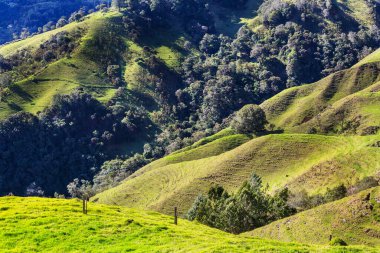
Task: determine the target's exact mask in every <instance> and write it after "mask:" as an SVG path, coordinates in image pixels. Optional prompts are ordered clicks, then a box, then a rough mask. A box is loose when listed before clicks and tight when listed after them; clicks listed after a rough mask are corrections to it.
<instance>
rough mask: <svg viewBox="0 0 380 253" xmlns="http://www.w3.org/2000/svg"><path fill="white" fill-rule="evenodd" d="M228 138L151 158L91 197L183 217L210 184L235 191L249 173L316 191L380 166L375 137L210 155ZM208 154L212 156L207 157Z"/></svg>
mask: <svg viewBox="0 0 380 253" xmlns="http://www.w3.org/2000/svg"><path fill="white" fill-rule="evenodd" d="M231 138H232V139H234V138H235V139H237V138H239V136H234V137H225V138H222V139H219V140H217V141H215V142H211V143H209V144H206V145H205V146H203V147H201V150H202V152H200V153H199V155H198V156H197V155H196V154H198V152H197V151H198V150H199V149H194V150H193V151H191V150H190V151H184V152H182V153H176V154H174V155H172V156H168V157H166V158H163V159H161V160H158V161H156V162H153V163H151V164H149V165H147V166H146V167H144V168H142V169H141V170H139V171H137V172H136V173H135V174H134V175H132V176H131V177H130V178H128V179H127V180H126V181H125V182H123V183H122V184H121V185H119V186H118V187H116V188H113V189H110V190H108V191H105V192H103V193H100V194H98V195H97V196H95V197H94V198H93V200H94V201H97V202H100V203H106V204H116V205H125V206H129V207H136V208H143V209H152V210H157V211H160V212H163V213H170V212H171V210H172V208H173V207H174V206H178V207H179V209H180V212H181V214H182V215H183V214H185V212H186V211H187V210H188V208H189V207H190V206H191V205H192V203H193V201H194V199H195V198H196V196H197V195H198V194H200V193H205V192H207V190H208V189H209V187H210V186H211V185H212V184H221V185H223V186H224V187H226V188H227V189H228V190H232V191H233V190H236V189H237V188H238V187H240V186H241V184H242V182H244V181H245V180H247V179H248V178H249V176H250V175H251V174H252V173H253V172H255V173H257V174H258V175H260V176H261V177H263V180H264V182H265V183H269V184H270V186H271V189H272V190H275V189H278V188H280V187H284V186H285V185H287V186H288V187H289V188H290V189H291V190H295V191H297V190H300V189H303V188H305V189H306V190H307V191H308V192H310V193H318V192H324V191H325V190H326V188H327V187H333V186H336V185H338V184H340V183H345V184H347V185H349V184H354V183H355V182H356V181H358V180H359V179H361V178H363V177H365V176H369V175H374V174H375V173H376V169H377V168H379V161H380V150H379V148H376V147H372V144H374V143H375V142H376V141H378V140H379V136H369V137H332V136H331V137H329V136H320V135H298V134H282V135H270V136H264V137H261V138H257V139H254V140H251V141H248V142H246V143H245V144H243V145H241V146H239V147H237V148H235V149H232V150H231V151H228V152H224V153H221V154H219V155H218V154H217V153H213V151H212V150H215V146H217V145H218V143H222V144H223V142H227V143H229V142H230V141H231ZM189 152H190V153H189ZM207 152H210V154H211V155H213V156H210V157H207V158H205V155H204V154H207ZM190 159H192V160H191V161H189V160H190Z"/></svg>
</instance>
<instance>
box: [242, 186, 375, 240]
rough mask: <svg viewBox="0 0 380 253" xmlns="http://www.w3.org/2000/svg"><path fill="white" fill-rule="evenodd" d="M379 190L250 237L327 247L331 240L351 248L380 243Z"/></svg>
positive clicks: (352, 197) (274, 225) (312, 211)
mask: <svg viewBox="0 0 380 253" xmlns="http://www.w3.org/2000/svg"><path fill="white" fill-rule="evenodd" d="M379 203H380V188H379V187H377V188H372V189H369V190H366V191H363V192H361V193H359V194H357V195H354V196H350V197H348V198H345V199H342V200H339V201H336V202H332V203H328V204H325V205H322V206H319V207H316V208H314V209H311V210H308V211H305V212H302V213H299V214H297V215H295V216H291V217H288V218H286V219H283V220H279V221H276V222H273V223H271V224H270V225H267V226H265V227H262V228H258V229H256V230H254V231H252V232H249V233H247V234H249V235H252V236H255V237H257V236H258V237H262V238H271V239H274V240H280V241H287V242H302V243H315V244H327V243H328V242H329V237H330V235H332V236H333V237H335V238H340V239H343V240H344V241H345V242H346V243H348V244H349V245H353V244H365V245H379V243H380V241H379V240H380V239H379V238H380V236H379V235H380V230H379V225H380V224H379V222H380V219H379V217H380V209H379V208H380V205H379Z"/></svg>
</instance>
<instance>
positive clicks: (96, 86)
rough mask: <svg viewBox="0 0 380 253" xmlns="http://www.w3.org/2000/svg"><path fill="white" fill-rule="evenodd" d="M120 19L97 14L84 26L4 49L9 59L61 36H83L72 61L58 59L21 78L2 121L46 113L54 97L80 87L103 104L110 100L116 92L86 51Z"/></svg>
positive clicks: (1, 110)
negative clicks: (20, 113)
mask: <svg viewBox="0 0 380 253" xmlns="http://www.w3.org/2000/svg"><path fill="white" fill-rule="evenodd" d="M117 17H118V14H116V13H107V14H105V13H95V14H92V15H90V16H88V17H87V18H86V19H85V20H84V21H82V22H79V23H71V24H69V25H67V26H65V27H63V28H59V29H56V30H53V31H50V32H47V33H43V34H40V35H36V36H34V37H31V38H28V39H25V40H22V41H19V42H15V43H11V44H8V45H5V46H3V47H0V55H2V56H3V57H5V58H8V57H12V55H14V54H16V53H18V52H20V51H21V50H25V51H27V52H30V53H34V52H35V51H36V50H37V49H38V48H39V47H40V46H41V45H42V44H43V43H44V42H46V41H48V40H49V39H50V38H52V36H54V35H57V34H58V33H60V32H68V33H81V40H80V44H79V46H78V47H77V48H76V49H75V50H74V52H73V53H72V55H71V56H70V57H69V58H62V59H58V60H57V61H54V62H52V63H50V64H48V65H47V66H45V67H43V68H41V69H36V70H35V72H34V73H33V74H32V75H30V76H27V77H25V78H22V77H19V78H18V79H21V80H20V81H17V82H16V83H15V84H14V85H12V86H11V87H10V88H9V91H8V92H7V93H8V95H7V96H6V97H5V99H3V100H2V101H1V102H0V118H5V117H7V116H9V115H10V114H13V113H15V112H17V111H21V110H22V111H28V112H31V113H36V112H38V111H42V110H43V109H44V108H46V107H47V106H49V105H50V103H51V102H52V99H53V97H54V95H56V94H65V93H70V91H72V90H73V89H74V88H76V87H82V88H84V89H89V91H91V93H92V94H93V95H94V96H95V97H97V98H99V99H100V100H103V101H106V100H108V99H109V98H110V95H111V94H112V93H113V92H114V91H116V89H115V88H114V87H113V86H112V84H110V82H109V81H107V80H106V78H105V76H104V75H103V74H102V73H104V71H103V70H101V66H100V65H99V64H98V62H97V61H95V60H92V59H91V57H90V56H89V54H88V53H87V51H86V50H89V44H91V41H92V40H94V39H96V34H97V33H98V32H99V31H101V30H102V29H104V28H105V27H107V26H110V25H111V24H112V22H113V21H112V20H113V19H115V18H117ZM17 71H18V70H16V71H15V72H17ZM17 74H19V73H17Z"/></svg>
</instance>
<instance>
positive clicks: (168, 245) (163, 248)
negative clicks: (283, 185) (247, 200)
mask: <svg viewBox="0 0 380 253" xmlns="http://www.w3.org/2000/svg"><path fill="white" fill-rule="evenodd" d="M81 208H82V203H81V202H80V201H79V200H74V199H73V200H61V199H43V198H16V197H3V198H0V225H1V227H2V230H1V231H0V248H1V250H2V251H6V252H8V251H9V252H33V251H39V252H78V251H81V252H115V251H116V252H117V251H124V252H125V251H134V252H153V251H154V252H232V251H233V252H259V251H266V252H268V251H276V252H317V251H318V250H319V249H321V247H320V246H313V245H305V244H296V243H282V242H276V241H273V240H265V239H254V238H250V237H249V236H236V235H231V234H228V233H224V232H221V231H218V230H216V229H212V228H209V227H207V226H204V225H201V224H197V223H193V222H189V221H186V220H181V219H180V220H179V223H178V225H177V226H176V225H174V224H173V217H169V216H165V215H162V214H159V213H155V212H146V211H140V210H135V209H128V208H123V207H117V206H105V205H98V204H91V203H90V205H89V211H88V214H87V215H83V214H82V212H81V211H82V210H81ZM323 249H324V250H325V251H326V252H343V251H344V252H351V251H352V252H375V251H376V249H375V248H369V247H364V246H358V247H345V248H342V247H323Z"/></svg>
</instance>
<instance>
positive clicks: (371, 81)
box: [262, 63, 380, 133]
mask: <svg viewBox="0 0 380 253" xmlns="http://www.w3.org/2000/svg"><path fill="white" fill-rule="evenodd" d="M379 81H380V63H369V64H365V65H361V66H359V67H355V68H351V69H348V70H344V71H340V72H338V73H335V74H332V75H330V76H328V77H326V78H324V79H322V80H321V81H319V82H317V83H315V84H312V85H304V86H300V87H294V88H291V89H288V90H285V91H283V92H281V93H280V94H278V95H276V96H274V97H273V98H271V99H269V100H267V101H265V102H264V103H263V104H262V108H263V109H264V110H265V112H266V113H267V117H268V119H269V121H270V122H272V123H274V124H275V125H276V126H279V127H282V128H284V129H286V130H288V131H296V132H306V131H307V130H308V129H310V128H312V127H315V128H319V125H320V124H322V125H324V126H332V127H333V128H334V129H336V130H339V127H340V121H339V120H337V117H336V114H337V112H339V111H341V110H343V109H345V110H347V111H348V114H347V116H346V119H345V120H344V121H350V120H354V119H358V117H361V120H360V126H359V128H358V130H357V131H358V133H360V132H361V131H362V130H363V129H365V128H366V127H369V126H378V125H380V110H379V108H380V106H379V105H380V93H379V91H380V88H379V87H380V83H379ZM319 122H321V123H319Z"/></svg>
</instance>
